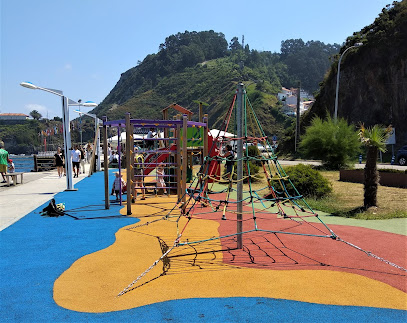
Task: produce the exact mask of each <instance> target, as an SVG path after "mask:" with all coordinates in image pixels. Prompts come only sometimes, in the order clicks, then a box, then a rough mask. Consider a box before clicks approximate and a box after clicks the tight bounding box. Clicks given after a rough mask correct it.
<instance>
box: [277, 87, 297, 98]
mask: <svg viewBox="0 0 407 323" xmlns="http://www.w3.org/2000/svg"><path fill="white" fill-rule="evenodd" d="M290 95H293V92H292V91H291V90H289V89H286V88H285V87H283V88H282V89H281V92H280V93H277V97H278V99H279V100H280V101H283V99H285V98H287V97H288V96H290Z"/></svg>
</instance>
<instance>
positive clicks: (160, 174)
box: [156, 163, 167, 194]
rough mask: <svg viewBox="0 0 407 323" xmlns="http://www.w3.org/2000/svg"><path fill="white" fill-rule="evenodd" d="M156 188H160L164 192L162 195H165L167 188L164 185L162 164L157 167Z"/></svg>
mask: <svg viewBox="0 0 407 323" xmlns="http://www.w3.org/2000/svg"><path fill="white" fill-rule="evenodd" d="M156 172H157V178H158V181H157V187H159V188H162V189H163V190H164V194H167V186H166V185H165V180H164V176H165V171H164V164H162V163H160V164H159V165H158V167H157V171H156Z"/></svg>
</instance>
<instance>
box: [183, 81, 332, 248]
mask: <svg viewBox="0 0 407 323" xmlns="http://www.w3.org/2000/svg"><path fill="white" fill-rule="evenodd" d="M235 107H236V108H235ZM234 108H235V109H234ZM234 110H235V111H236V112H235V114H233V112H234ZM233 115H234V117H235V118H234V119H235V120H232V119H233V118H232V116H233ZM233 121H234V122H233ZM231 123H234V124H235V127H236V128H237V129H235V130H236V133H237V136H235V137H225V136H222V135H221V134H222V133H226V132H227V131H228V127H229V125H230V124H231ZM222 128H223V129H222V130H223V131H222V132H219V134H218V136H217V137H216V138H215V139H214V141H213V145H212V147H211V148H210V149H211V150H216V151H217V152H219V153H218V154H215V157H209V156H207V157H206V158H205V160H204V163H203V165H202V167H201V169H200V171H199V172H198V174H197V177H196V178H195V180H194V182H193V183H192V184H191V185H190V187H189V188H188V190H187V192H186V194H187V196H188V199H187V202H186V203H185V205H182V206H181V208H182V211H183V212H182V214H183V215H184V216H186V217H188V218H191V219H192V218H211V219H214V218H219V219H222V220H223V221H229V222H231V221H232V222H236V226H235V227H236V229H235V230H233V229H232V227H231V226H229V227H230V230H229V232H227V233H226V234H224V235H221V236H220V237H217V238H210V239H204V240H201V241H194V242H191V241H189V242H188V244H193V243H200V242H204V241H208V240H212V239H222V238H226V237H230V236H235V237H236V240H237V248H242V235H244V234H246V233H250V232H255V231H259V232H269V233H279V234H292V235H305V236H315V237H324V238H332V239H336V235H335V233H334V232H333V231H332V230H331V229H330V228H329V227H328V226H326V225H325V224H324V223H323V221H322V220H321V219H320V218H319V217H318V214H317V213H316V212H314V211H313V210H312V209H311V207H310V206H309V205H308V204H307V203H306V201H305V200H304V199H303V197H302V195H301V194H300V193H299V192H298V191H297V190H296V188H295V186H294V184H293V183H292V182H291V180H290V178H289V177H288V176H287V174H286V173H285V172H284V169H283V168H282V167H281V165H280V163H279V162H278V159H277V156H276V155H275V154H274V152H273V150H272V149H271V145H270V143H269V141H268V139H267V136H266V135H265V133H264V130H263V128H262V127H261V124H260V121H259V119H258V117H257V116H256V113H255V111H254V109H253V107H252V105H251V104H250V101H249V99H248V97H247V95H246V92H245V91H244V89H243V85H240V86H239V89H238V91H237V93H236V95H235V96H234V98H233V100H232V103H231V105H230V108H229V111H228V112H227V115H226V118H225V120H224V123H223V125H222ZM222 147H223V150H224V151H226V152H225V153H224V154H221V151H222ZM225 147H227V148H226V149H225ZM231 147H232V149H231ZM258 147H261V148H262V149H261V150H262V151H263V152H262V153H259V150H258ZM230 151H237V156H235V154H234V153H230ZM210 155H213V154H210ZM222 162H225V163H226V165H228V164H229V165H231V167H229V170H228V169H226V170H225V172H224V174H223V175H216V174H219V171H218V170H219V168H220V167H221V164H222ZM226 168H227V167H226ZM230 168H231V170H230ZM259 173H260V174H259ZM259 176H264V177H265V178H266V179H267V185H266V186H264V187H258V185H255V182H256V180H257V179H258V177H259ZM255 186H256V187H255ZM203 206H207V207H206V208H205V207H203ZM308 218H314V219H317V222H319V223H320V224H322V227H321V226H316V225H314V223H313V222H310V221H307V219H308ZM270 220H273V224H272V225H270V224H268V223H267V222H268V221H270ZM305 227H307V228H306V229H305ZM232 231H234V232H232ZM183 243H186V242H182V241H179V244H180V245H182V244H183Z"/></svg>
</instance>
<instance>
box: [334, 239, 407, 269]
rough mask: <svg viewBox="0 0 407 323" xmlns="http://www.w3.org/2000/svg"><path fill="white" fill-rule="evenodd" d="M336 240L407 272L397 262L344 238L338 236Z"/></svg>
mask: <svg viewBox="0 0 407 323" xmlns="http://www.w3.org/2000/svg"><path fill="white" fill-rule="evenodd" d="M336 240H338V241H342V242H344V243H346V244H347V245H349V246H351V247H353V248H355V249H358V250H360V251H362V252H364V253H365V254H367V255H368V256H370V257H373V258H375V259H377V260H380V261H383V262H384V263H386V264H388V265H390V266H393V267H395V268H397V269H400V270H402V271H406V272H407V269H406V268H404V267H401V266H399V265H397V264H395V263H392V262H391V261H389V260H386V259H384V258H382V257H379V256H377V255H375V254H373V253H371V252H370V251H366V250H363V249H362V248H360V247H358V246H356V245H354V244H352V243H350V242H347V241H345V240H342V239H341V238H339V237H337V238H336Z"/></svg>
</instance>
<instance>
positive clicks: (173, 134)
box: [103, 105, 212, 215]
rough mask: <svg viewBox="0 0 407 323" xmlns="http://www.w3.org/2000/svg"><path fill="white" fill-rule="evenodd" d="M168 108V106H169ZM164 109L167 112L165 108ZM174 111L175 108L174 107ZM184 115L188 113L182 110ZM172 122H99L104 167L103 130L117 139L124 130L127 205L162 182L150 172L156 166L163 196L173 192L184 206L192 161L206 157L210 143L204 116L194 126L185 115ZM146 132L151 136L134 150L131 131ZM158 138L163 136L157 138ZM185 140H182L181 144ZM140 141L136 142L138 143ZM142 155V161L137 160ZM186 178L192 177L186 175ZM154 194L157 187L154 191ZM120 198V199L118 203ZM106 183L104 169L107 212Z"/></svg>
mask: <svg viewBox="0 0 407 323" xmlns="http://www.w3.org/2000/svg"><path fill="white" fill-rule="evenodd" d="M170 107H171V106H170ZM166 109H167V108H166ZM177 109H179V106H178V105H177ZM184 110H185V111H184V112H187V111H188V110H186V109H184ZM177 118H178V119H174V120H145V119H131V118H130V114H129V113H128V114H126V119H124V120H114V121H107V118H104V120H103V130H104V131H103V132H104V145H103V146H104V156H105V165H107V163H108V162H107V157H108V153H107V128H108V127H117V130H118V138H120V137H121V131H122V129H123V128H125V130H126V145H125V153H124V156H125V164H126V169H127V180H126V181H127V183H130V184H131V185H127V188H130V189H127V201H133V202H134V201H135V199H136V197H137V190H140V191H141V193H142V198H143V199H144V198H145V192H146V191H147V190H148V189H149V188H151V184H153V185H152V186H154V185H157V183H158V182H159V181H160V180H161V182H162V178H158V174H157V173H154V172H153V171H154V170H155V169H156V168H157V166H159V165H160V166H162V167H164V174H165V175H164V176H162V177H164V178H165V187H166V189H167V192H170V191H176V192H177V194H178V198H179V200H182V201H184V202H185V200H186V195H185V194H184V192H185V191H186V188H187V184H186V183H187V177H188V176H187V175H188V171H189V172H192V166H193V163H194V161H193V157H194V156H198V157H200V158H199V159H200V160H201V159H202V156H206V155H207V154H208V153H207V152H208V143H209V142H210V144H211V143H212V141H209V139H208V125H207V116H205V117H204V118H203V122H194V121H189V120H188V114H184V115H183V116H182V117H181V116H180V115H178V116H177ZM135 128H137V129H138V130H143V129H144V130H149V131H150V132H151V133H154V134H155V135H150V136H147V137H143V139H142V147H143V148H142V149H139V148H138V147H137V144H138V143H140V142H137V139H136V138H135V137H136V136H133V133H134V129H135ZM159 134H164V136H160V135H159ZM184 138H186V140H184ZM138 141H140V139H138ZM122 146H123V145H121V144H118V145H117V151H118V154H119V162H118V166H119V173H121V165H122V158H123V151H122ZM141 153H142V154H143V156H142V159H138V158H137V156H138V155H140V154H141ZM189 177H192V175H191V174H190V176H189ZM154 191H155V192H157V187H155V189H154ZM120 192H121V190H120ZM121 202H122V196H121V195H120V203H121ZM109 203H110V202H109V179H108V170H107V167H106V168H105V208H109ZM127 214H128V215H130V214H131V203H127Z"/></svg>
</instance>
